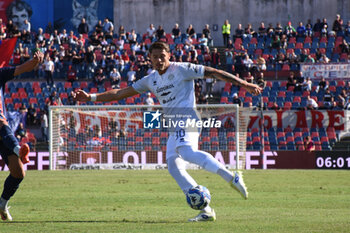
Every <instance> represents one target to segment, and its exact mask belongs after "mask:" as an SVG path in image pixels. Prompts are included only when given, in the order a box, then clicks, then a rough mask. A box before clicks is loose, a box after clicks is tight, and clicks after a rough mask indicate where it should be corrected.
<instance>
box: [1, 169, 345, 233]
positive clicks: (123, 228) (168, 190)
mask: <svg viewBox="0 0 350 233" xmlns="http://www.w3.org/2000/svg"><path fill="white" fill-rule="evenodd" d="M7 174H8V173H7V172H1V173H0V179H1V181H3V180H4V179H5V177H6V176H7ZM190 174H191V175H193V177H194V178H195V179H196V180H197V182H198V183H199V184H201V185H204V186H206V187H208V188H209V190H210V192H211V194H212V202H211V206H212V207H213V208H214V209H215V210H216V214H217V221H216V222H198V223H189V222H187V219H188V218H190V217H193V216H195V215H196V214H197V213H198V211H194V210H192V209H190V208H189V207H188V206H187V204H186V201H185V196H184V195H183V194H182V192H181V191H180V189H179V187H178V186H177V184H176V183H175V181H174V180H173V179H172V178H171V176H170V175H169V174H168V172H167V171H166V170H157V171H149V170H143V171H132V170H128V171H111V170H109V171H107V170H103V171H102V170H100V171H96V170H95V171H28V172H27V177H26V179H25V180H24V181H23V183H22V184H21V188H20V189H19V191H18V192H17V193H16V195H15V196H14V198H13V199H12V200H11V201H10V206H12V208H11V209H10V211H11V214H12V216H13V218H14V221H13V222H1V223H0V232H6V233H7V232H98V233H99V232H168V233H169V232H186V233H192V232H293V233H295V232H327V233H329V232H350V172H349V171H344V170H340V171H334V170H333V171H330V170H328V171H327V170H249V171H244V178H245V182H246V184H247V186H248V189H249V194H250V195H249V199H248V200H243V199H242V198H241V196H240V195H239V194H238V193H236V191H234V190H233V189H232V188H231V187H230V186H229V185H228V184H227V183H225V182H224V181H223V180H222V179H221V178H220V177H219V176H217V175H214V174H210V173H208V172H206V171H202V170H199V171H190Z"/></svg>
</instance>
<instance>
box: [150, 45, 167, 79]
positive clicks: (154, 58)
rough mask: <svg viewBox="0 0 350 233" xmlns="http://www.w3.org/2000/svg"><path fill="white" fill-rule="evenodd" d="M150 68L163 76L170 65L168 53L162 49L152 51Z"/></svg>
mask: <svg viewBox="0 0 350 233" xmlns="http://www.w3.org/2000/svg"><path fill="white" fill-rule="evenodd" d="M150 59H151V63H152V66H153V68H154V69H155V70H157V71H158V73H159V74H164V73H165V72H166V70H167V69H168V67H169V65H170V63H169V59H170V53H168V52H167V51H165V50H164V49H154V50H152V53H151V54H150Z"/></svg>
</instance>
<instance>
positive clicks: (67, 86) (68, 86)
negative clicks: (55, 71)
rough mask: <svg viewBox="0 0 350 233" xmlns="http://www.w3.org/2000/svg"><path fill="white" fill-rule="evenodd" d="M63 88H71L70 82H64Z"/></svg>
mask: <svg viewBox="0 0 350 233" xmlns="http://www.w3.org/2000/svg"><path fill="white" fill-rule="evenodd" d="M64 88H65V89H68V88H72V83H71V82H65V83H64Z"/></svg>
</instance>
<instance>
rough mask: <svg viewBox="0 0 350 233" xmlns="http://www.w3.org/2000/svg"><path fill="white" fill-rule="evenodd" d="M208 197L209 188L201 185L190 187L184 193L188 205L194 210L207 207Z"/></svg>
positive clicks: (209, 197)
mask: <svg viewBox="0 0 350 233" xmlns="http://www.w3.org/2000/svg"><path fill="white" fill-rule="evenodd" d="M210 199H211V196H210V192H209V190H208V189H207V188H206V187H204V186H202V185H198V186H197V187H193V188H190V189H189V190H188V192H187V194H186V200H187V203H188V205H189V206H190V207H191V208H192V209H195V210H202V209H204V208H205V207H207V206H208V205H209V203H210Z"/></svg>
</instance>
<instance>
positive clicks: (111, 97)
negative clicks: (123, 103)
mask: <svg viewBox="0 0 350 233" xmlns="http://www.w3.org/2000/svg"><path fill="white" fill-rule="evenodd" d="M137 94H139V93H138V92H137V91H136V90H135V89H134V88H133V87H127V88H124V89H113V90H110V91H106V92H102V93H98V94H95V95H96V99H93V98H94V96H93V95H92V94H89V93H86V92H85V91H83V90H77V91H76V92H75V93H74V95H73V98H74V99H75V100H76V101H81V102H86V101H100V102H109V101H118V100H121V99H125V98H128V97H130V96H134V95H137ZM91 97H93V98H91Z"/></svg>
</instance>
